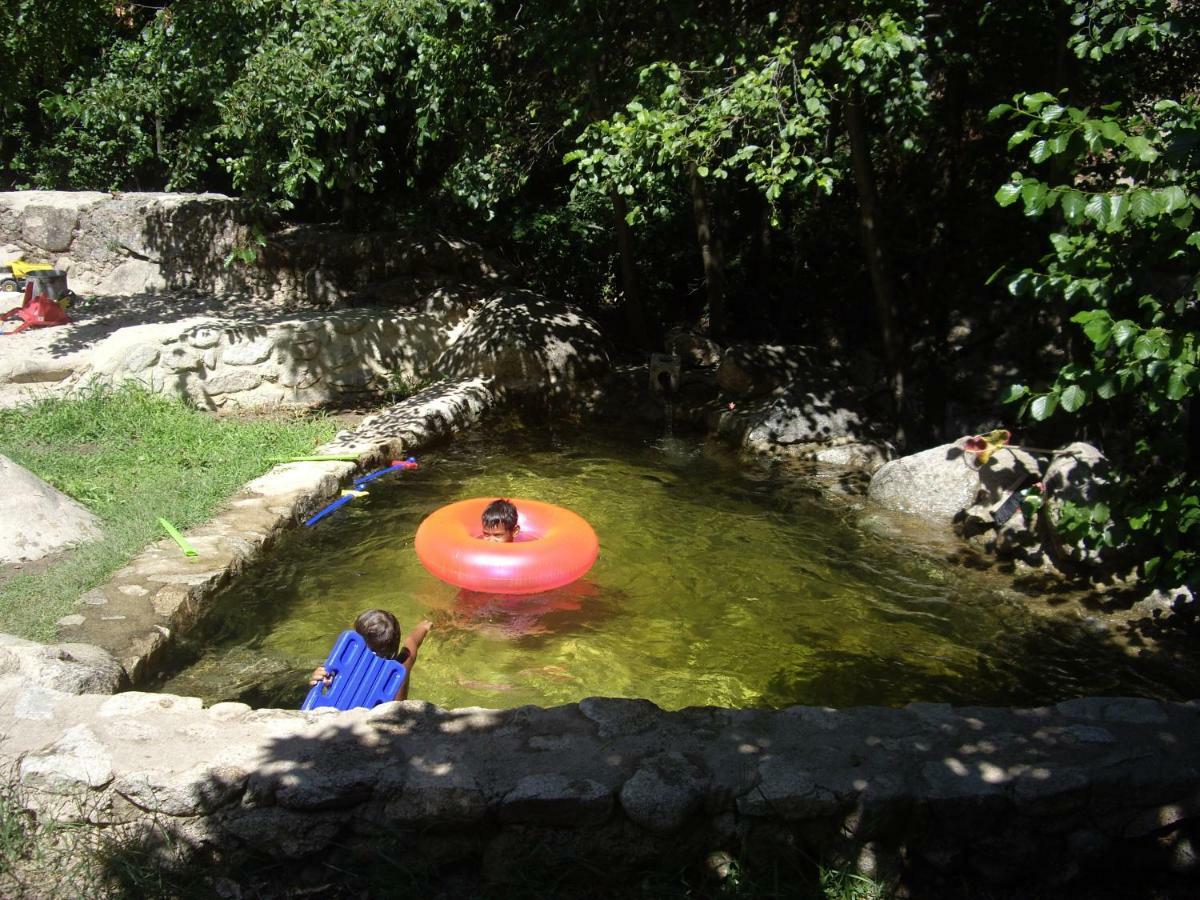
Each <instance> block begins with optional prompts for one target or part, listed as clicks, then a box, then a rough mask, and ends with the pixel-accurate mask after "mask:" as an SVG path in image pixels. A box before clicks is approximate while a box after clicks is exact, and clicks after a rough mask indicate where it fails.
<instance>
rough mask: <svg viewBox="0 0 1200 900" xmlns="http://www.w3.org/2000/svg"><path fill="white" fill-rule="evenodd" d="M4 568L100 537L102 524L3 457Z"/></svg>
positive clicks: (0, 533) (0, 556) (0, 531)
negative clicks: (9, 564)
mask: <svg viewBox="0 0 1200 900" xmlns="http://www.w3.org/2000/svg"><path fill="white" fill-rule="evenodd" d="M0 484H3V485H4V490H3V491H0V564H7V563H19V562H32V561H33V560H36V559H41V558H42V557H43V556H48V555H49V554H51V553H56V552H57V551H59V550H62V549H64V548H66V547H70V546H74V545H75V544H79V543H82V542H83V541H87V540H91V539H92V538H95V537H98V536H99V535H100V520H99V519H97V518H96V516H95V515H93V514H92V513H91V512H90V511H89V510H87V509H85V508H84V507H83V506H81V505H80V504H78V503H76V502H75V501H74V500H72V499H71V498H70V497H68V496H67V495H66V494H63V493H61V492H60V491H57V490H55V489H54V488H53V487H51V486H50V485H48V484H46V482H44V481H42V479H40V478H38V477H37V476H36V475H34V474H33V473H32V472H30V471H29V470H28V469H25V468H22V467H21V466H18V465H17V464H16V463H15V462H13V461H12V460H11V459H9V458H8V457H6V456H0Z"/></svg>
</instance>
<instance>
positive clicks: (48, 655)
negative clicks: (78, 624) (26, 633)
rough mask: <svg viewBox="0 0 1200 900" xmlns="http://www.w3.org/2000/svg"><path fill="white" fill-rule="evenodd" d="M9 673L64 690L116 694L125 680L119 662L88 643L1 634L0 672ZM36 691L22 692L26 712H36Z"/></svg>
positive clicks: (33, 683)
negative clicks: (40, 640)
mask: <svg viewBox="0 0 1200 900" xmlns="http://www.w3.org/2000/svg"><path fill="white" fill-rule="evenodd" d="M11 674H15V675H20V676H21V677H22V678H24V679H25V680H26V681H27V682H28V683H29V684H31V685H37V686H39V687H42V688H48V689H49V690H51V691H60V692H62V693H64V694H115V693H116V692H117V691H118V690H120V689H121V688H123V687H126V686H127V681H128V679H127V678H126V677H125V670H124V669H122V668H121V664H120V663H118V662H117V661H116V660H115V659H113V657H112V655H111V654H109V653H107V652H106V651H104V650H102V649H100V648H99V647H94V646H92V645H91V644H51V645H47V644H38V643H35V642H34V641H26V640H23V639H22V638H19V637H14V636H13V635H11V634H0V675H11ZM35 695H36V692H33V694H29V693H27V694H26V696H25V703H26V706H25V711H26V714H36V709H34V706H35V704H36V701H37V699H38V697H37V696H35Z"/></svg>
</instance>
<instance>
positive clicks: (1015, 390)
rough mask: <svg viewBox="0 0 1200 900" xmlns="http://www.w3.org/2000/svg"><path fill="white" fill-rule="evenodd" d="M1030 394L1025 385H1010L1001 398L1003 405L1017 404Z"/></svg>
mask: <svg viewBox="0 0 1200 900" xmlns="http://www.w3.org/2000/svg"><path fill="white" fill-rule="evenodd" d="M1028 393H1029V388H1027V387H1026V386H1025V385H1023V384H1010V385H1009V386H1008V388H1007V389H1006V390H1005V392H1004V393H1003V394H1002V395H1001V396H1000V402H1001V403H1016V402H1017V401H1018V400H1020V399H1021V398H1022V397H1024V396H1025V395H1026V394H1028Z"/></svg>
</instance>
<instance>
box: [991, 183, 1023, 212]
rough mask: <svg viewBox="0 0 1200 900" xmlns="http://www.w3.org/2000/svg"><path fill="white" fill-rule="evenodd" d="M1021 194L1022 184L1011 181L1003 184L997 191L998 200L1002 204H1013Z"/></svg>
mask: <svg viewBox="0 0 1200 900" xmlns="http://www.w3.org/2000/svg"><path fill="white" fill-rule="evenodd" d="M1020 196H1021V185H1019V184H1014V183H1012V182H1009V183H1008V184H1004V185H1001V186H1000V190H998V191H996V202H997V203H999V204H1000V205H1001V206H1012V205H1013V204H1014V203H1016V202H1017V198H1018V197H1020Z"/></svg>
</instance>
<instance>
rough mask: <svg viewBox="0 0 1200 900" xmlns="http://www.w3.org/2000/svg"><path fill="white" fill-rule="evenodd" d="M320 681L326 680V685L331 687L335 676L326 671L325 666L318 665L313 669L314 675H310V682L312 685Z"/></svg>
mask: <svg viewBox="0 0 1200 900" xmlns="http://www.w3.org/2000/svg"><path fill="white" fill-rule="evenodd" d="M319 681H321V682H324V683H325V687H329V686H330V685H331V684H333V676H332V675H330V674H329V673H328V672H326V671H325V667H324V666H317V667H316V668H315V669H313V670H312V675H310V676H308V683H309V684H310V685H314V684H316V683H317V682H319Z"/></svg>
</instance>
